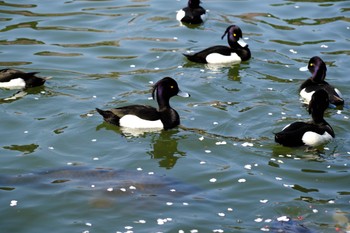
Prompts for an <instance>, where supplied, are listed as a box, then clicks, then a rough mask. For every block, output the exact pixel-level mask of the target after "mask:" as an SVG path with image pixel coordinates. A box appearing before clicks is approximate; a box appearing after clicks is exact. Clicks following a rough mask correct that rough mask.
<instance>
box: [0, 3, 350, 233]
mask: <svg viewBox="0 0 350 233" xmlns="http://www.w3.org/2000/svg"><path fill="white" fill-rule="evenodd" d="M0 5H1V9H0V13H1V15H0V54H1V57H0V67H1V68H5V67H10V68H16V69H21V70H24V71H28V72H29V71H38V72H40V74H41V75H43V76H52V79H50V80H49V81H47V83H46V85H45V86H44V87H39V88H34V89H31V90H28V91H27V93H26V95H24V96H23V97H19V98H17V99H13V98H12V99H8V98H11V97H12V96H13V95H15V94H16V91H13V90H12V91H10V90H1V92H0V99H1V101H0V103H1V106H0V111H1V112H2V121H1V129H2V130H1V132H0V134H1V139H2V140H1V146H0V151H1V154H0V155H1V157H0V159H1V164H2V171H1V175H2V176H5V175H6V176H14V177H16V176H18V175H20V174H33V175H34V176H35V175H37V176H40V174H42V172H45V171H50V170H51V171H52V170H57V169H59V168H65V167H73V168H74V166H84V167H88V168H89V169H91V170H94V169H95V168H106V169H112V170H113V171H114V170H115V171H118V170H123V171H127V172H131V174H133V175H131V176H130V177H132V179H135V180H136V181H137V180H138V179H140V178H139V177H138V174H140V172H141V173H142V174H146V175H149V176H154V177H155V180H156V181H157V182H158V183H159V184H160V185H159V186H157V188H156V189H152V194H151V195H148V193H146V194H144V193H142V192H141V194H140V195H139V194H138V192H136V191H135V192H133V188H131V187H132V185H130V186H127V185H124V186H122V187H121V186H118V179H116V184H114V183H109V182H106V183H104V182H96V180H94V179H89V178H83V179H82V182H80V183H78V184H76V183H74V182H53V183H51V182H52V181H54V180H48V181H47V180H45V181H43V180H40V178H39V179H33V180H29V181H28V182H25V183H15V184H2V185H1V187H2V188H1V189H0V205H1V206H2V211H1V214H0V219H1V220H0V225H1V229H3V230H2V231H4V232H26V233H30V232H33V233H34V232H35V233H37V232H48V231H50V232H196V231H198V232H244V233H247V232H259V231H264V230H266V228H265V227H266V226H268V225H269V222H270V220H271V219H275V218H276V217H279V216H283V215H288V216H291V217H292V218H294V219H301V220H302V222H303V223H304V224H305V225H306V226H307V227H309V228H312V229H315V230H318V231H319V232H336V231H337V232H345V230H346V227H349V225H348V224H349V223H348V221H347V218H348V217H349V215H350V214H349V213H350V197H349V194H350V189H349V168H348V167H349V158H350V147H349V142H350V141H349V138H350V137H349V136H350V135H349V132H348V128H349V125H350V123H349V115H350V114H349V111H348V110H349V108H348V104H346V105H345V106H344V108H342V109H329V110H327V111H326V114H325V115H326V120H327V121H328V122H329V123H330V124H331V125H332V126H333V128H334V130H335V133H336V139H335V140H334V141H333V142H331V143H330V144H328V145H326V146H325V147H322V148H319V149H318V150H306V149H305V148H284V147H282V146H279V145H277V144H276V143H275V142H274V141H273V132H276V131H278V130H280V129H281V128H282V127H283V126H285V125H286V124H289V123H290V122H292V121H296V120H302V119H308V118H309V115H308V114H307V111H306V109H305V107H304V106H302V104H301V103H300V100H299V96H298V93H297V91H298V87H299V85H300V84H301V82H302V81H303V80H305V79H306V78H307V77H309V74H308V73H307V72H300V71H299V68H300V67H302V66H305V65H306V64H307V62H308V60H309V58H310V57H312V56H316V55H317V56H320V57H322V58H323V60H324V61H325V62H326V64H327V66H328V72H327V80H328V81H329V82H330V83H332V84H333V85H334V86H336V87H338V89H340V91H341V92H342V93H343V95H344V98H345V101H346V103H348V100H349V98H348V96H349V94H350V93H349V90H350V84H349V82H348V77H349V73H350V67H349V65H348V64H349V54H350V51H349V32H350V17H349V16H350V15H349V10H350V5H349V2H348V1H282V0H279V1H272V0H268V1H253V0H246V1H238V0H237V1H234V0H220V1H216V0H215V1H214V0H208V1H205V0H203V6H204V7H205V8H207V9H209V10H210V12H209V18H208V20H207V21H206V22H205V24H203V25H200V26H198V27H187V26H184V25H180V24H179V23H178V22H177V21H176V20H175V13H176V10H178V9H180V8H182V7H183V6H185V5H186V1H184V0H181V1H175V0H173V1H161V0H133V1H127V0H123V1H121V0H110V1H98V0H95V1H75V0H72V1H52V2H50V3H48V2H47V1H13V0H12V1H11V0H10V1H1V2H0ZM231 24H237V25H239V26H240V27H241V28H242V30H243V34H244V39H245V40H246V42H247V43H248V44H249V47H250V49H251V51H252V59H251V60H250V61H248V62H244V63H242V64H236V65H229V66H222V67H211V66H205V65H201V64H194V63H190V62H188V61H187V60H186V59H185V58H184V57H183V56H182V53H186V52H187V51H198V50H201V49H203V48H206V47H209V46H211V45H216V44H226V41H225V40H221V36H222V34H223V33H224V31H225V29H226V27H227V26H229V25H231ZM165 76H171V77H173V78H174V79H175V80H177V82H178V83H179V86H180V88H181V89H182V90H183V91H186V92H189V93H190V94H191V98H187V99H183V98H179V97H174V98H173V99H172V101H171V104H172V106H173V107H174V108H175V109H176V110H177V111H178V113H179V114H180V116H181V125H182V126H181V127H179V128H177V129H173V130H169V131H165V132H160V133H159V132H158V133H147V134H144V135H142V136H139V137H132V136H130V135H125V134H124V133H123V131H122V130H121V129H119V128H117V127H113V126H110V125H108V124H106V123H103V121H102V118H101V116H99V115H98V114H97V113H96V112H95V108H96V107H99V108H102V109H107V108H111V107H115V106H121V105H125V104H132V103H141V104H149V105H153V106H156V103H155V101H153V100H152V99H150V97H151V88H152V84H153V83H155V82H156V81H158V80H159V79H161V78H162V77H165ZM134 174H135V175H134ZM169 180H171V181H172V182H168V181H169ZM141 181H142V180H141ZM141 181H140V182H141ZM174 183H176V184H177V186H176V189H177V190H181V187H184V188H185V190H186V194H185V195H173V194H174V193H173V192H174V190H173V186H172V184H174ZM110 188H113V190H114V191H110V190H111V189H110ZM136 188H137V187H136ZM123 189H125V190H126V191H128V192H124V191H123ZM171 190H172V191H171ZM177 190H175V191H177ZM189 190H190V192H189V193H188V191H189ZM135 193H136V194H135ZM339 216H341V217H343V218H344V219H345V221H344V222H340V221H339V219H340V218H341V217H339ZM344 216H345V217H344Z"/></svg>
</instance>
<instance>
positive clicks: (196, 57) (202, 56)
mask: <svg viewBox="0 0 350 233" xmlns="http://www.w3.org/2000/svg"><path fill="white" fill-rule="evenodd" d="M232 52H233V50H232V49H231V48H230V47H228V46H224V45H216V46H212V47H209V48H207V49H204V50H202V51H200V52H198V53H194V54H184V56H186V57H187V59H188V60H190V61H192V62H199V63H207V60H206V57H207V56H208V55H209V54H211V53H220V54H222V55H224V56H230V55H231V53H232Z"/></svg>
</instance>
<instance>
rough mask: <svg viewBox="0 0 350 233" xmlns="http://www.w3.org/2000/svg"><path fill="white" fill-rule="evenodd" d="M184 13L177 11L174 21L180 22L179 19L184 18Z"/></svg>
mask: <svg viewBox="0 0 350 233" xmlns="http://www.w3.org/2000/svg"><path fill="white" fill-rule="evenodd" d="M185 14H186V13H185V11H184V10H182V9H181V10H179V11H178V12H177V14H176V20H178V21H181V19H183V17H185Z"/></svg>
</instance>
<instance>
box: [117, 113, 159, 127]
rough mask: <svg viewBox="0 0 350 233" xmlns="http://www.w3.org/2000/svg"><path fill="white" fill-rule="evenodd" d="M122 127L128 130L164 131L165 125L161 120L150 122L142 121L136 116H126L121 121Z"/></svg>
mask: <svg viewBox="0 0 350 233" xmlns="http://www.w3.org/2000/svg"><path fill="white" fill-rule="evenodd" d="M119 124H120V126H123V127H127V128H134V129H136V128H138V129H150V128H159V129H162V128H163V127H164V126H163V123H162V122H161V120H156V121H148V120H144V119H141V118H139V117H137V116H135V115H125V116H123V117H122V118H121V119H120V120H119Z"/></svg>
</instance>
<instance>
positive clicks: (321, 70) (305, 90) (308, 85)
mask: <svg viewBox="0 0 350 233" xmlns="http://www.w3.org/2000/svg"><path fill="white" fill-rule="evenodd" d="M300 70H301V71H306V70H309V71H310V73H311V77H310V78H308V79H307V80H306V81H304V82H303V83H302V84H301V86H300V88H299V93H300V96H301V97H302V98H303V100H304V102H305V103H306V104H308V103H309V102H310V100H311V97H312V95H313V93H314V92H315V91H317V90H319V89H324V90H325V91H326V92H327V93H328V97H329V102H330V103H331V104H333V105H335V106H340V105H344V99H343V98H342V95H341V93H340V91H339V90H338V89H337V88H335V87H333V86H332V85H330V84H329V83H328V82H326V81H325V79H326V72H327V67H326V63H324V61H323V60H322V59H321V58H320V57H318V56H315V57H312V58H311V59H310V60H309V63H308V65H307V67H302V68H300Z"/></svg>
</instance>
